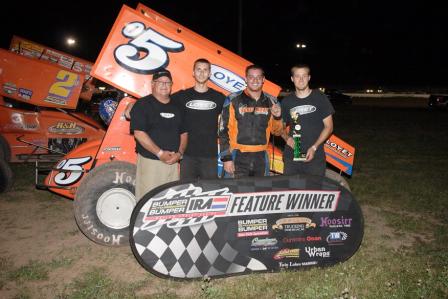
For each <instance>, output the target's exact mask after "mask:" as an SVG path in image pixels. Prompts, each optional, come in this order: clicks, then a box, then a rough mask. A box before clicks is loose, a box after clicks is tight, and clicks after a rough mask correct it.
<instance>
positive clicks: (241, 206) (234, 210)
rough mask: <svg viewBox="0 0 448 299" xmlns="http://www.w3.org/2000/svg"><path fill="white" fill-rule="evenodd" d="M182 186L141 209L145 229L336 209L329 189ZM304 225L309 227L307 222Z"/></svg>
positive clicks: (335, 199)
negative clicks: (239, 190) (245, 189)
mask: <svg viewBox="0 0 448 299" xmlns="http://www.w3.org/2000/svg"><path fill="white" fill-rule="evenodd" d="M185 186H188V187H184V188H183V189H181V190H174V189H171V188H170V189H168V190H167V191H166V193H164V194H163V195H161V196H160V197H155V198H152V199H151V200H150V201H148V203H147V204H146V205H145V206H144V211H145V217H144V222H145V223H146V225H145V226H144V227H145V229H150V228H151V227H154V226H160V225H163V224H168V225H169V222H172V223H171V226H173V225H174V226H176V227H179V226H189V225H193V224H198V223H203V222H208V221H211V220H213V219H214V218H216V217H231V216H238V217H240V216H249V215H260V214H264V215H266V214H283V213H298V212H330V211H335V210H336V208H337V205H338V201H339V197H340V191H330V190H325V191H321V190H312V191H311V190H288V191H270V192H251V193H230V192H229V188H227V187H225V188H222V189H216V190H210V191H206V192H203V191H202V188H201V187H196V186H194V185H193V184H189V185H185ZM296 218H297V219H298V218H300V217H296ZM285 219H287V218H285ZM290 219H292V218H290ZM301 219H302V220H306V218H303V217H302V218H301ZM309 222H310V221H309ZM174 223H175V224H174ZM306 223H308V222H306V221H305V223H304V224H303V225H304V227H306ZM308 224H309V225H311V222H310V223H308ZM169 226H170V225H169ZM266 226H267V224H266ZM265 231H267V227H266V229H265Z"/></svg>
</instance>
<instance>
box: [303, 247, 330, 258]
mask: <svg viewBox="0 0 448 299" xmlns="http://www.w3.org/2000/svg"><path fill="white" fill-rule="evenodd" d="M305 252H306V253H307V254H308V256H309V257H324V258H327V257H330V251H329V250H328V251H327V248H325V247H314V246H313V247H311V246H305Z"/></svg>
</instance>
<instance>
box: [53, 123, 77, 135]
mask: <svg viewBox="0 0 448 299" xmlns="http://www.w3.org/2000/svg"><path fill="white" fill-rule="evenodd" d="M48 132H50V133H54V134H67V135H75V134H81V133H83V132H84V128H83V127H81V126H79V125H78V124H77V123H75V122H72V121H60V122H58V123H57V124H56V125H54V126H51V127H49V128H48Z"/></svg>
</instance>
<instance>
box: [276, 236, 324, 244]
mask: <svg viewBox="0 0 448 299" xmlns="http://www.w3.org/2000/svg"><path fill="white" fill-rule="evenodd" d="M318 241H322V237H321V236H306V237H284V238H283V239H282V242H283V243H301V242H318Z"/></svg>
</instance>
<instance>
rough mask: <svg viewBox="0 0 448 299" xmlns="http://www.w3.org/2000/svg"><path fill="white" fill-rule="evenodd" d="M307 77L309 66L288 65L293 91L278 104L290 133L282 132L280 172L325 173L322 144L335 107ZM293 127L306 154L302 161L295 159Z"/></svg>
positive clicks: (331, 129) (331, 126) (329, 130)
mask: <svg viewBox="0 0 448 299" xmlns="http://www.w3.org/2000/svg"><path fill="white" fill-rule="evenodd" d="M310 79H311V76H310V68H309V66H307V65H296V66H293V67H292V68H291V81H292V82H293V83H294V86H295V92H294V93H292V94H290V95H288V96H286V97H285V98H283V100H282V104H281V105H282V118H283V121H284V122H285V124H286V126H287V127H289V134H286V133H284V134H283V135H282V137H283V139H284V140H285V141H286V146H285V150H284V152H283V162H284V170H283V174H287V175H291V174H298V173H305V174H313V175H320V176H324V175H325V164H326V163H325V153H324V147H323V143H324V142H325V141H326V140H327V139H328V137H330V135H331V132H333V116H332V115H333V114H334V109H333V106H332V105H331V103H330V101H329V100H328V98H327V97H326V96H325V95H324V94H323V93H321V92H320V91H318V90H312V89H310V87H309V85H308V83H309V81H310ZM294 128H297V130H298V132H299V133H300V135H301V137H300V138H301V140H300V143H301V150H302V151H303V152H304V153H306V157H305V161H294V158H293V157H294V153H293V152H294V151H293V148H294V140H293V137H292V135H293V129H294Z"/></svg>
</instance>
